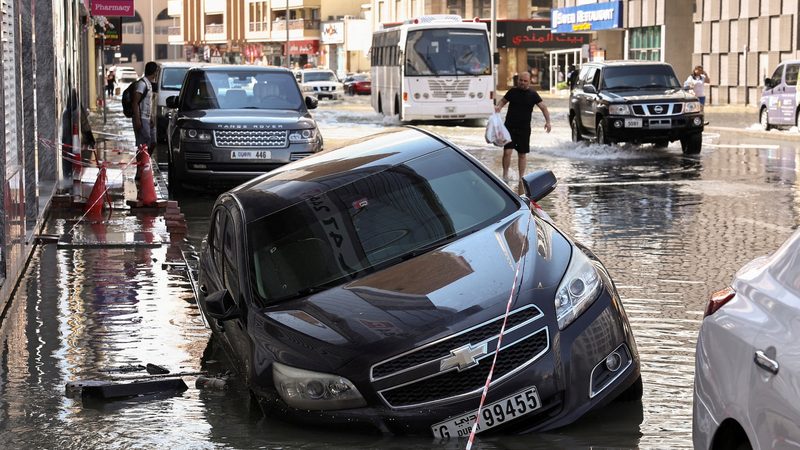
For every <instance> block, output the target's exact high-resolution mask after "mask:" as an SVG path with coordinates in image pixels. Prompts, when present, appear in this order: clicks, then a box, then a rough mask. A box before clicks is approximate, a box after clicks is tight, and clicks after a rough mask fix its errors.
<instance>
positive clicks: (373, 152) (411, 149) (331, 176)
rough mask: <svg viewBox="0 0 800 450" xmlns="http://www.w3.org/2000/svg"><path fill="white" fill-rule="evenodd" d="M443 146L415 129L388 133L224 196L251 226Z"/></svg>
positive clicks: (278, 171) (297, 163)
mask: <svg viewBox="0 0 800 450" xmlns="http://www.w3.org/2000/svg"><path fill="white" fill-rule="evenodd" d="M447 146H448V144H447V143H446V142H445V141H443V140H442V139H441V138H439V137H437V136H435V135H433V134H431V133H429V132H427V131H424V130H420V129H418V128H415V127H403V128H399V129H391V130H388V131H384V132H381V133H378V134H374V135H371V136H367V137H365V138H363V139H360V140H357V141H354V142H352V143H350V144H348V145H346V146H344V147H341V148H337V149H333V150H326V151H323V152H320V153H316V154H314V155H311V156H308V157H306V158H303V159H301V160H299V161H295V162H293V163H290V164H287V165H285V166H282V167H280V168H278V169H275V170H273V171H271V172H269V173H267V174H265V175H262V176H260V177H258V178H255V179H254V180H251V181H250V182H247V183H245V184H243V185H241V186H238V187H236V188H234V189H232V190H231V191H228V193H227V195H231V196H233V197H236V199H237V201H238V202H239V204H240V205H241V206H242V209H243V211H244V212H245V220H246V221H247V222H250V221H252V220H256V219H258V218H261V217H264V216H266V215H269V214H272V213H274V212H276V211H280V210H282V209H284V208H286V207H288V206H291V205H294V204H296V203H299V202H301V201H305V200H306V199H308V198H309V196H313V195H314V194H319V193H321V192H327V191H330V190H332V189H336V188H338V187H340V186H342V185H345V184H348V183H351V182H353V181H355V180H356V179H360V178H363V177H366V176H369V175H372V174H375V173H378V172H381V171H383V170H386V169H387V168H389V167H392V166H396V165H398V164H402V163H404V162H406V161H408V160H410V159H413V158H417V157H419V156H422V155H425V154H428V153H430V152H433V151H435V150H438V149H441V148H444V147H447ZM223 195H225V194H223Z"/></svg>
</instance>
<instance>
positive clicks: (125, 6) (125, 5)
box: [92, 0, 136, 17]
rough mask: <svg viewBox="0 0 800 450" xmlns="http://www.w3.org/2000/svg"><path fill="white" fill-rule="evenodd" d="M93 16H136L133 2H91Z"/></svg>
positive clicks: (103, 0) (116, 0)
mask: <svg viewBox="0 0 800 450" xmlns="http://www.w3.org/2000/svg"><path fill="white" fill-rule="evenodd" d="M92 15H93V16H126V17H131V16H134V15H136V11H135V10H134V8H133V0H92Z"/></svg>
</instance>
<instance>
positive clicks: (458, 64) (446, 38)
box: [405, 29, 492, 76]
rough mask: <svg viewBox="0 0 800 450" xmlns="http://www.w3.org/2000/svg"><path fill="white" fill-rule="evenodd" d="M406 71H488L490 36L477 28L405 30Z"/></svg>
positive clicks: (432, 73)
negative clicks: (406, 33)
mask: <svg viewBox="0 0 800 450" xmlns="http://www.w3.org/2000/svg"><path fill="white" fill-rule="evenodd" d="M405 59H406V61H405V74H406V75H413V76H439V75H490V74H491V73H492V69H491V65H490V64H489V40H488V38H487V36H486V33H484V32H481V31H478V30H458V29H430V30H416V31H409V32H408V39H407V42H406V48H405Z"/></svg>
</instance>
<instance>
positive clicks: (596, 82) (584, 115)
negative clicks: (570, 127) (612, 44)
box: [578, 67, 600, 134]
mask: <svg viewBox="0 0 800 450" xmlns="http://www.w3.org/2000/svg"><path fill="white" fill-rule="evenodd" d="M581 72H583V70H581ZM579 76H580V79H579V81H578V83H579V84H581V91H582V92H581V95H580V97H579V99H578V101H579V103H580V106H579V108H580V112H581V126H583V129H584V130H585V131H588V132H589V133H592V134H594V129H595V126H596V123H595V122H596V120H595V118H596V110H597V101H598V98H599V95H598V93H597V91H599V88H600V69H599V68H597V67H588V68H587V70H586V73H581V74H580V75H579ZM586 86H592V87H594V89H595V91H596V92H595V93H587V92H586V90H585V89H586Z"/></svg>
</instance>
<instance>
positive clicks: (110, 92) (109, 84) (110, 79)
mask: <svg viewBox="0 0 800 450" xmlns="http://www.w3.org/2000/svg"><path fill="white" fill-rule="evenodd" d="M116 83H117V77H116V76H115V75H114V71H113V70H109V71H108V75H106V97H113V96H114V85H115V84H116Z"/></svg>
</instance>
